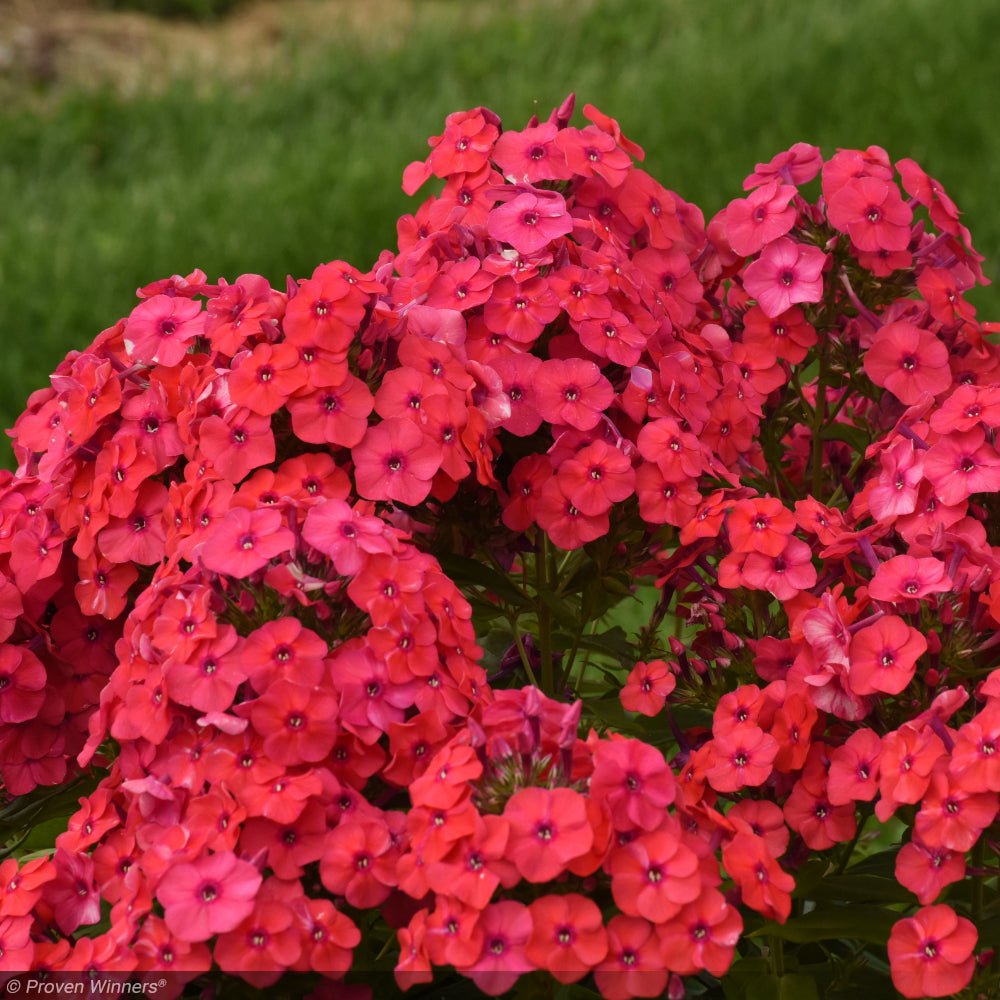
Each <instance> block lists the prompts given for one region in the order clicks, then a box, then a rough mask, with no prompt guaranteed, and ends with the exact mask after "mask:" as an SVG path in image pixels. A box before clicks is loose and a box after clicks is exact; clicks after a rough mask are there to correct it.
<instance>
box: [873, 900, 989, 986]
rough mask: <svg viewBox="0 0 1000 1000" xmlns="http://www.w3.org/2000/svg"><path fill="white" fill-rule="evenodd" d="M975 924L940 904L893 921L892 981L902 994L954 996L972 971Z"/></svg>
mask: <svg viewBox="0 0 1000 1000" xmlns="http://www.w3.org/2000/svg"><path fill="white" fill-rule="evenodd" d="M978 938H979V933H978V931H977V930H976V926H975V924H973V923H972V921H971V920H966V919H965V917H960V916H958V914H957V913H955V911H954V910H953V909H952V908H951V907H950V906H945V905H944V904H938V905H936V906H925V907H923V908H922V909H920V910H918V911H917V912H916V913H915V914H914V915H913V916H912V917H905V918H904V919H902V920H899V921H897V922H896V924H895V926H894V927H893V928H892V933H891V934H890V935H889V944H888V949H889V966H890V970H891V973H892V983H893V985H894V986H895V987H896V989H897V990H899V992H900V993H902V994H903V996H905V997H947V996H954V995H955V994H956V993H958V992H959V991H960V990H962V989H964V988H965V987H966V986H968V984H969V981H970V980H971V979H972V973H973V971H974V970H975V965H976V960H975V958H974V957H973V954H972V952H973V950H974V949H975V947H976V941H977V940H978Z"/></svg>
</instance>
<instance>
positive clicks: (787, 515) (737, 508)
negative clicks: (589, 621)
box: [726, 497, 795, 556]
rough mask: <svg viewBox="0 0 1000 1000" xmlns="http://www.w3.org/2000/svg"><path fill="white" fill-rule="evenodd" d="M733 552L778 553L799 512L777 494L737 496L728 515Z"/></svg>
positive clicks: (791, 530) (792, 528)
mask: <svg viewBox="0 0 1000 1000" xmlns="http://www.w3.org/2000/svg"><path fill="white" fill-rule="evenodd" d="M726 530H727V532H728V533H729V544H730V545H731V546H732V550H733V552H762V553H763V554H764V555H767V556H777V555H779V554H780V553H781V551H782V550H783V549H784V548H785V542H786V539H787V537H788V536H789V535H790V534H791V533H792V532H793V531H794V530H795V515H794V514H793V513H792V512H791V511H790V510H788V508H786V507H785V505H784V504H783V503H782V502H781V501H780V500H778V499H777V498H776V497H753V498H750V499H747V500H737V501H736V503H735V504H734V506H733V509H732V510H731V511H730V512H729V516H728V517H727V518H726Z"/></svg>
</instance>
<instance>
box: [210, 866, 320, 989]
mask: <svg viewBox="0 0 1000 1000" xmlns="http://www.w3.org/2000/svg"><path fill="white" fill-rule="evenodd" d="M303 899H304V894H303V892H302V888H301V885H299V884H298V883H295V882H285V881H283V880H281V879H277V878H273V877H272V878H269V879H267V880H266V881H265V882H264V884H263V885H262V886H261V888H260V892H259V893H258V894H257V898H256V900H255V901H254V908H253V910H252V911H251V913H250V914H249V915H248V916H247V917H246V918H245V919H244V920H243V922H242V923H241V924H240V925H239V926H238V927H235V928H234V929H233V930H231V931H227V932H226V933H225V934H220V935H219V938H218V940H217V941H216V943H215V947H214V948H213V949H212V957H213V958H214V959H215V962H216V964H217V965H218V966H219V968H220V969H222V970H224V971H226V972H232V973H235V974H236V975H238V976H239V977H240V978H241V979H244V980H246V981H247V982H248V983H250V984H251V985H253V986H256V987H257V988H258V989H261V988H264V987H267V986H271V985H273V984H274V983H276V982H277V981H278V980H279V979H280V978H281V976H282V974H283V973H284V971H285V970H286V969H288V968H291V966H292V965H293V964H294V963H295V962H297V961H298V959H299V957H300V956H301V954H302V944H303V939H302V935H301V934H300V932H299V927H298V917H297V914H296V910H295V906H296V904H301V901H302V900H303Z"/></svg>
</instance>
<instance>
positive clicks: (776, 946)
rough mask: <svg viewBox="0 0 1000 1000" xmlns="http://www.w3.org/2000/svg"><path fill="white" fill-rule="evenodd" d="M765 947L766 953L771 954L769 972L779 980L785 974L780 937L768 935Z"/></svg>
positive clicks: (783, 948)
mask: <svg viewBox="0 0 1000 1000" xmlns="http://www.w3.org/2000/svg"><path fill="white" fill-rule="evenodd" d="M767 947H768V951H769V952H770V953H771V971H772V972H773V973H774V974H775V975H776V976H778V978H779V979H780V978H781V976H783V975H784V974H785V947H784V942H783V941H782V940H781V938H780V937H775V936H774V935H773V934H768V936H767Z"/></svg>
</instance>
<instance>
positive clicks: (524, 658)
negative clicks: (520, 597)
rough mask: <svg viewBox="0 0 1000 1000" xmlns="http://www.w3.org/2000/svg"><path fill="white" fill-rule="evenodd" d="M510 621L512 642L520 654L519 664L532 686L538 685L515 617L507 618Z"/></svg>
mask: <svg viewBox="0 0 1000 1000" xmlns="http://www.w3.org/2000/svg"><path fill="white" fill-rule="evenodd" d="M507 621H508V622H510V630H511V631H512V632H513V633H514V642H516V643H517V651H518V653H519V654H520V656H521V666H522V667H524V672H525V673H526V674H527V675H528V680H529V682H530V683H531V686H532V687H538V680H537V679H536V677H535V672H534V671H533V670H532V669H531V660H529V659H528V651H527V650H526V649H525V648H524V642H523V641H522V639H521V633H520V631H519V630H518V627H517V619H516V618H508V619H507Z"/></svg>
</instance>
